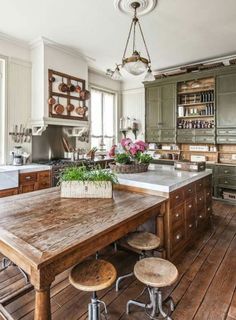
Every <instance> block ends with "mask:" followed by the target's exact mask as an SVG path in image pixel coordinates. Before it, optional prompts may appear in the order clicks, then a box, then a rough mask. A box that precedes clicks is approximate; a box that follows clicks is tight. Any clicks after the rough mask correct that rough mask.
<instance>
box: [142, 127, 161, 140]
mask: <svg viewBox="0 0 236 320" xmlns="http://www.w3.org/2000/svg"><path fill="white" fill-rule="evenodd" d="M159 134H160V133H159V132H158V130H157V128H147V129H146V139H145V140H146V141H147V142H148V143H150V142H159V139H160V136H159Z"/></svg>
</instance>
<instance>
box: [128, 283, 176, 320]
mask: <svg viewBox="0 0 236 320" xmlns="http://www.w3.org/2000/svg"><path fill="white" fill-rule="evenodd" d="M146 290H148V293H149V298H150V302H149V303H148V304H145V303H142V302H139V301H136V300H129V301H128V303H127V306H126V313H127V314H129V312H130V306H131V305H132V304H133V305H136V306H138V307H141V308H144V309H145V311H146V314H147V315H148V316H149V318H150V319H157V316H158V315H161V316H162V317H163V318H164V319H166V320H171V318H170V316H169V314H170V313H171V312H173V311H174V301H173V299H172V298H171V297H168V298H167V299H166V300H164V301H163V300H162V293H161V291H160V289H158V288H151V287H146ZM144 292H145V290H143V292H142V294H143V293H144ZM142 294H141V295H142ZM166 303H169V306H170V312H169V313H166V312H165V311H164V310H163V304H166Z"/></svg>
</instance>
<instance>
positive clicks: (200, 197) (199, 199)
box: [196, 191, 205, 210]
mask: <svg viewBox="0 0 236 320" xmlns="http://www.w3.org/2000/svg"><path fill="white" fill-rule="evenodd" d="M196 199H197V210H200V209H202V208H204V203H205V199H204V191H202V192H198V194H197V197H196Z"/></svg>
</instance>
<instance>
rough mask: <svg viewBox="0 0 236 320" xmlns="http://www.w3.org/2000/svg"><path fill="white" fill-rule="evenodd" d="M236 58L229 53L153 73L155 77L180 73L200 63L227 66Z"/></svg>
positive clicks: (156, 70)
mask: <svg viewBox="0 0 236 320" xmlns="http://www.w3.org/2000/svg"><path fill="white" fill-rule="evenodd" d="M235 58H236V53H235V52H231V53H228V54H226V55H223V56H215V57H210V58H206V59H202V60H194V61H190V62H187V63H184V64H181V65H175V66H172V67H166V68H161V69H155V70H153V73H154V75H158V74H160V73H164V72H170V71H178V70H179V69H180V68H182V67H184V66H191V65H195V64H198V63H203V64H208V63H217V62H223V63H224V64H225V65H229V60H231V59H235Z"/></svg>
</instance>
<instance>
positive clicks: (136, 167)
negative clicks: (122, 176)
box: [109, 163, 149, 173]
mask: <svg viewBox="0 0 236 320" xmlns="http://www.w3.org/2000/svg"><path fill="white" fill-rule="evenodd" d="M109 165H110V168H111V170H112V171H113V172H115V173H140V172H147V171H148V166H149V163H136V164H113V163H110V164H109Z"/></svg>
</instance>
